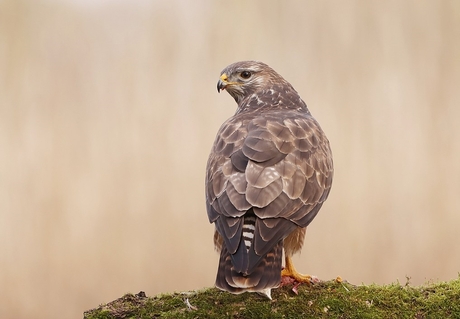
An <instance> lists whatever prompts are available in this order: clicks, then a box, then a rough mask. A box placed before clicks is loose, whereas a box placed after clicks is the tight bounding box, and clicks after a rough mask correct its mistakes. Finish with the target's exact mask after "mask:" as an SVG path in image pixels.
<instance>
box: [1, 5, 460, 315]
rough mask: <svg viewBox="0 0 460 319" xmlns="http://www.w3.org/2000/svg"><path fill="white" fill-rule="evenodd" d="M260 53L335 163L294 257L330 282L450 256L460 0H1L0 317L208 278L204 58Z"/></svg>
mask: <svg viewBox="0 0 460 319" xmlns="http://www.w3.org/2000/svg"><path fill="white" fill-rule="evenodd" d="M246 59H256V60H261V61H264V62H266V63H268V64H269V65H271V66H272V67H273V68H274V69H275V70H277V71H278V72H279V73H280V74H282V75H283V76H284V77H285V78H286V79H287V80H288V81H290V82H291V83H292V84H293V85H294V87H295V88H296V89H297V90H298V91H299V92H300V94H301V95H302V97H303V98H304V100H305V101H306V102H307V104H308V105H309V107H310V110H311V111H312V113H313V114H314V115H315V117H316V118H317V119H318V121H319V122H320V123H321V125H322V127H323V129H324V130H325V131H326V133H327V135H328V137H329V139H330V141H331V144H332V148H333V152H334V161H335V169H336V174H335V180H334V184H333V188H332V192H331V194H330V197H329V200H328V202H326V204H325V205H324V206H323V209H322V210H321V212H320V214H319V215H318V217H317V218H316V220H315V221H314V222H313V223H312V224H311V226H310V227H309V231H308V232H307V239H306V245H305V247H304V249H303V252H302V254H301V255H300V256H299V257H296V259H295V262H296V265H297V267H298V269H299V270H301V271H303V272H308V273H310V274H314V275H316V276H318V277H319V278H321V279H325V280H329V279H332V278H335V277H336V276H337V275H341V276H342V277H343V278H344V279H347V280H348V281H350V282H352V283H355V284H360V283H373V282H375V283H379V284H384V283H391V282H394V281H396V280H399V281H400V282H402V283H405V282H406V276H410V277H411V282H412V283H413V284H422V283H424V282H425V281H427V280H435V281H437V280H449V279H454V278H456V277H457V275H458V272H459V271H460V248H459V239H458V238H459V228H460V211H459V209H460V205H459V200H460V2H459V1H456V0H452V1H377V0H375V1H345V2H344V1H324V0H323V1H272V2H267V1H243V0H241V1H211V0H208V1H206V0H200V1H185V0H184V1H147V0H145V1H121V0H120V1H110V0H105V1H102V0H99V1H98V0H94V1H90V0H84V1H83V0H81V1H79V0H74V1H72V0H61V1H58V0H55V1H33V0H30V1H25V0H3V1H0V317H1V318H16V319H22V318H81V317H82V316H83V315H82V313H83V311H84V310H87V309H89V308H93V307H96V306H98V305H99V304H100V303H104V302H109V301H111V300H113V299H115V298H117V297H119V296H121V295H123V294H124V293H127V292H133V293H137V292H139V291H140V290H144V291H145V292H146V293H147V294H148V295H154V294H157V293H160V292H172V291H184V290H192V289H199V288H202V287H209V286H212V285H213V283H214V277H215V273H216V270H217V261H218V255H217V253H215V252H214V249H213V244H212V234H213V226H212V225H210V224H209V223H208V220H207V216H206V211H205V204H204V175H205V166H206V161H207V156H208V153H209V150H210V148H211V145H212V143H213V140H214V137H215V134H216V132H217V130H218V128H219V126H220V125H221V123H222V122H223V121H224V120H225V119H226V118H228V117H229V116H231V115H232V114H233V113H234V111H235V106H236V105H235V103H234V101H233V100H232V98H231V97H230V96H229V95H228V94H226V93H224V94H220V95H219V94H218V93H217V92H216V82H217V79H218V76H219V73H220V71H221V70H222V69H223V68H224V67H225V66H226V65H228V64H230V63H232V62H235V61H238V60H246Z"/></svg>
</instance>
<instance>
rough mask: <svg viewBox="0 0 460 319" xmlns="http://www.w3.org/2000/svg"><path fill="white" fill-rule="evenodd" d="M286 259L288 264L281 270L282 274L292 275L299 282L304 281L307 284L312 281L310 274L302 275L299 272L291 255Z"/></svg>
mask: <svg viewBox="0 0 460 319" xmlns="http://www.w3.org/2000/svg"><path fill="white" fill-rule="evenodd" d="M285 261H286V265H285V267H284V269H283V270H282V271H281V276H286V277H291V278H293V279H295V280H296V281H298V282H304V283H307V284H310V283H311V276H310V275H302V274H300V273H298V272H297V270H296V269H295V267H294V264H293V262H292V258H291V257H287V256H286V258H285Z"/></svg>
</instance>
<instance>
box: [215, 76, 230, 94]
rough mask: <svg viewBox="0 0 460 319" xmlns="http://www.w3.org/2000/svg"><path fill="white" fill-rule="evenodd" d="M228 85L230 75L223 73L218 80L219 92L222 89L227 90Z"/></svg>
mask: <svg viewBox="0 0 460 319" xmlns="http://www.w3.org/2000/svg"><path fill="white" fill-rule="evenodd" d="M227 85H228V76H227V74H225V73H224V74H222V75H221V76H220V79H219V81H218V82H217V92H218V93H220V91H221V90H225V88H226V87H227Z"/></svg>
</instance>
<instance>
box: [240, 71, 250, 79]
mask: <svg viewBox="0 0 460 319" xmlns="http://www.w3.org/2000/svg"><path fill="white" fill-rule="evenodd" d="M251 75H252V73H251V72H249V71H243V72H241V73H240V76H241V78H243V79H245V80H247V79H249V78H250V77H251Z"/></svg>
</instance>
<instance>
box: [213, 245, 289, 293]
mask: <svg viewBox="0 0 460 319" xmlns="http://www.w3.org/2000/svg"><path fill="white" fill-rule="evenodd" d="M240 248H241V247H240ZM245 248H246V247H245ZM282 256H283V241H280V242H279V243H278V244H276V245H275V246H274V247H273V249H272V250H270V251H269V252H268V253H267V254H266V255H265V256H264V257H263V258H262V259H261V260H260V263H259V264H258V265H257V266H256V267H255V268H254V270H253V271H252V272H251V273H248V274H244V273H241V272H238V271H236V270H235V267H234V266H233V264H232V257H231V255H230V254H229V252H228V251H227V249H226V247H225V245H223V247H222V250H221V253H220V260H219V269H218V271H217V277H216V287H217V288H219V289H221V290H225V291H228V292H231V293H234V294H240V293H243V292H245V291H250V292H259V293H262V294H265V295H267V297H268V298H270V289H271V288H276V287H278V286H279V284H280V281H281V263H282Z"/></svg>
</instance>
